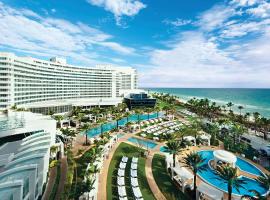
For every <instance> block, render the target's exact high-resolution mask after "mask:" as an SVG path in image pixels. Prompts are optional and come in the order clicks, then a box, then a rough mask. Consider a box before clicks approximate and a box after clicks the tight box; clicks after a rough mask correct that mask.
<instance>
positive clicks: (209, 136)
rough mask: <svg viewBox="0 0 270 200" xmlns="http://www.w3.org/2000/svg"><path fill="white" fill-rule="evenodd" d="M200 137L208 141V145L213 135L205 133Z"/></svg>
mask: <svg viewBox="0 0 270 200" xmlns="http://www.w3.org/2000/svg"><path fill="white" fill-rule="evenodd" d="M200 138H201V139H202V140H203V141H206V143H207V145H208V146H210V139H211V135H209V134H206V133H204V134H202V135H200Z"/></svg>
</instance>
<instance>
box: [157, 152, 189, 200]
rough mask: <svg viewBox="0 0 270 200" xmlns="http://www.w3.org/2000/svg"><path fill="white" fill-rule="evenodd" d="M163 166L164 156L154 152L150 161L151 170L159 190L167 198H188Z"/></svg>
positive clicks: (171, 199) (170, 199)
mask: <svg viewBox="0 0 270 200" xmlns="http://www.w3.org/2000/svg"><path fill="white" fill-rule="evenodd" d="M165 166H166V162H165V156H162V155H159V154H155V155H154V157H153V161H152V172H153V176H154V178H155V181H156V183H157V185H158V187H159V189H160V191H161V192H162V193H163V195H164V196H165V197H166V199H168V200H175V199H179V200H185V199H188V197H187V196H186V195H185V194H184V193H182V192H181V190H180V189H179V188H177V187H176V185H175V184H174V183H173V181H172V179H171V177H170V175H169V174H168V172H167V171H166V167H165Z"/></svg>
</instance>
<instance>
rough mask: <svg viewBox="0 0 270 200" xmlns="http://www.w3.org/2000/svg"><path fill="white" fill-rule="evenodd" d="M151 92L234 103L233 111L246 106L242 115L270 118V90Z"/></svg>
mask: <svg viewBox="0 0 270 200" xmlns="http://www.w3.org/2000/svg"><path fill="white" fill-rule="evenodd" d="M146 90H150V92H163V93H169V94H172V95H175V96H177V97H179V98H180V99H181V100H182V101H187V100H189V99H190V98H193V97H196V98H208V99H209V100H211V101H215V102H216V103H217V104H219V105H225V104H227V103H228V102H230V101H231V102H232V103H234V107H233V110H234V111H236V112H238V109H237V107H238V106H239V105H242V106H244V109H243V110H242V113H245V112H250V113H253V112H259V113H260V114H261V115H262V116H264V117H267V118H270V89H232V88H218V89H217V88H147V89H146Z"/></svg>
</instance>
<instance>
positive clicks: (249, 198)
mask: <svg viewBox="0 0 270 200" xmlns="http://www.w3.org/2000/svg"><path fill="white" fill-rule="evenodd" d="M249 192H251V193H252V194H254V196H253V195H243V196H242V197H241V199H243V200H244V199H245V200H266V199H267V198H266V197H264V196H262V195H261V194H260V193H259V192H258V191H257V190H249Z"/></svg>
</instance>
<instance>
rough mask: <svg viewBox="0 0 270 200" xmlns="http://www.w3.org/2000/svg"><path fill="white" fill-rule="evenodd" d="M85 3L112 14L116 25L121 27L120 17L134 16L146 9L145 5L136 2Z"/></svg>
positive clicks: (95, 0) (97, 0)
mask: <svg viewBox="0 0 270 200" xmlns="http://www.w3.org/2000/svg"><path fill="white" fill-rule="evenodd" d="M87 2H89V3H90V4H92V5H94V6H98V7H103V8H104V9H105V10H107V11H109V12H111V13H113V14H114V17H115V19H116V23H117V25H121V17H122V16H128V17H131V16H135V15H137V14H138V13H139V12H140V10H142V9H144V8H146V5H145V4H143V3H142V2H140V1H138V0H87Z"/></svg>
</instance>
